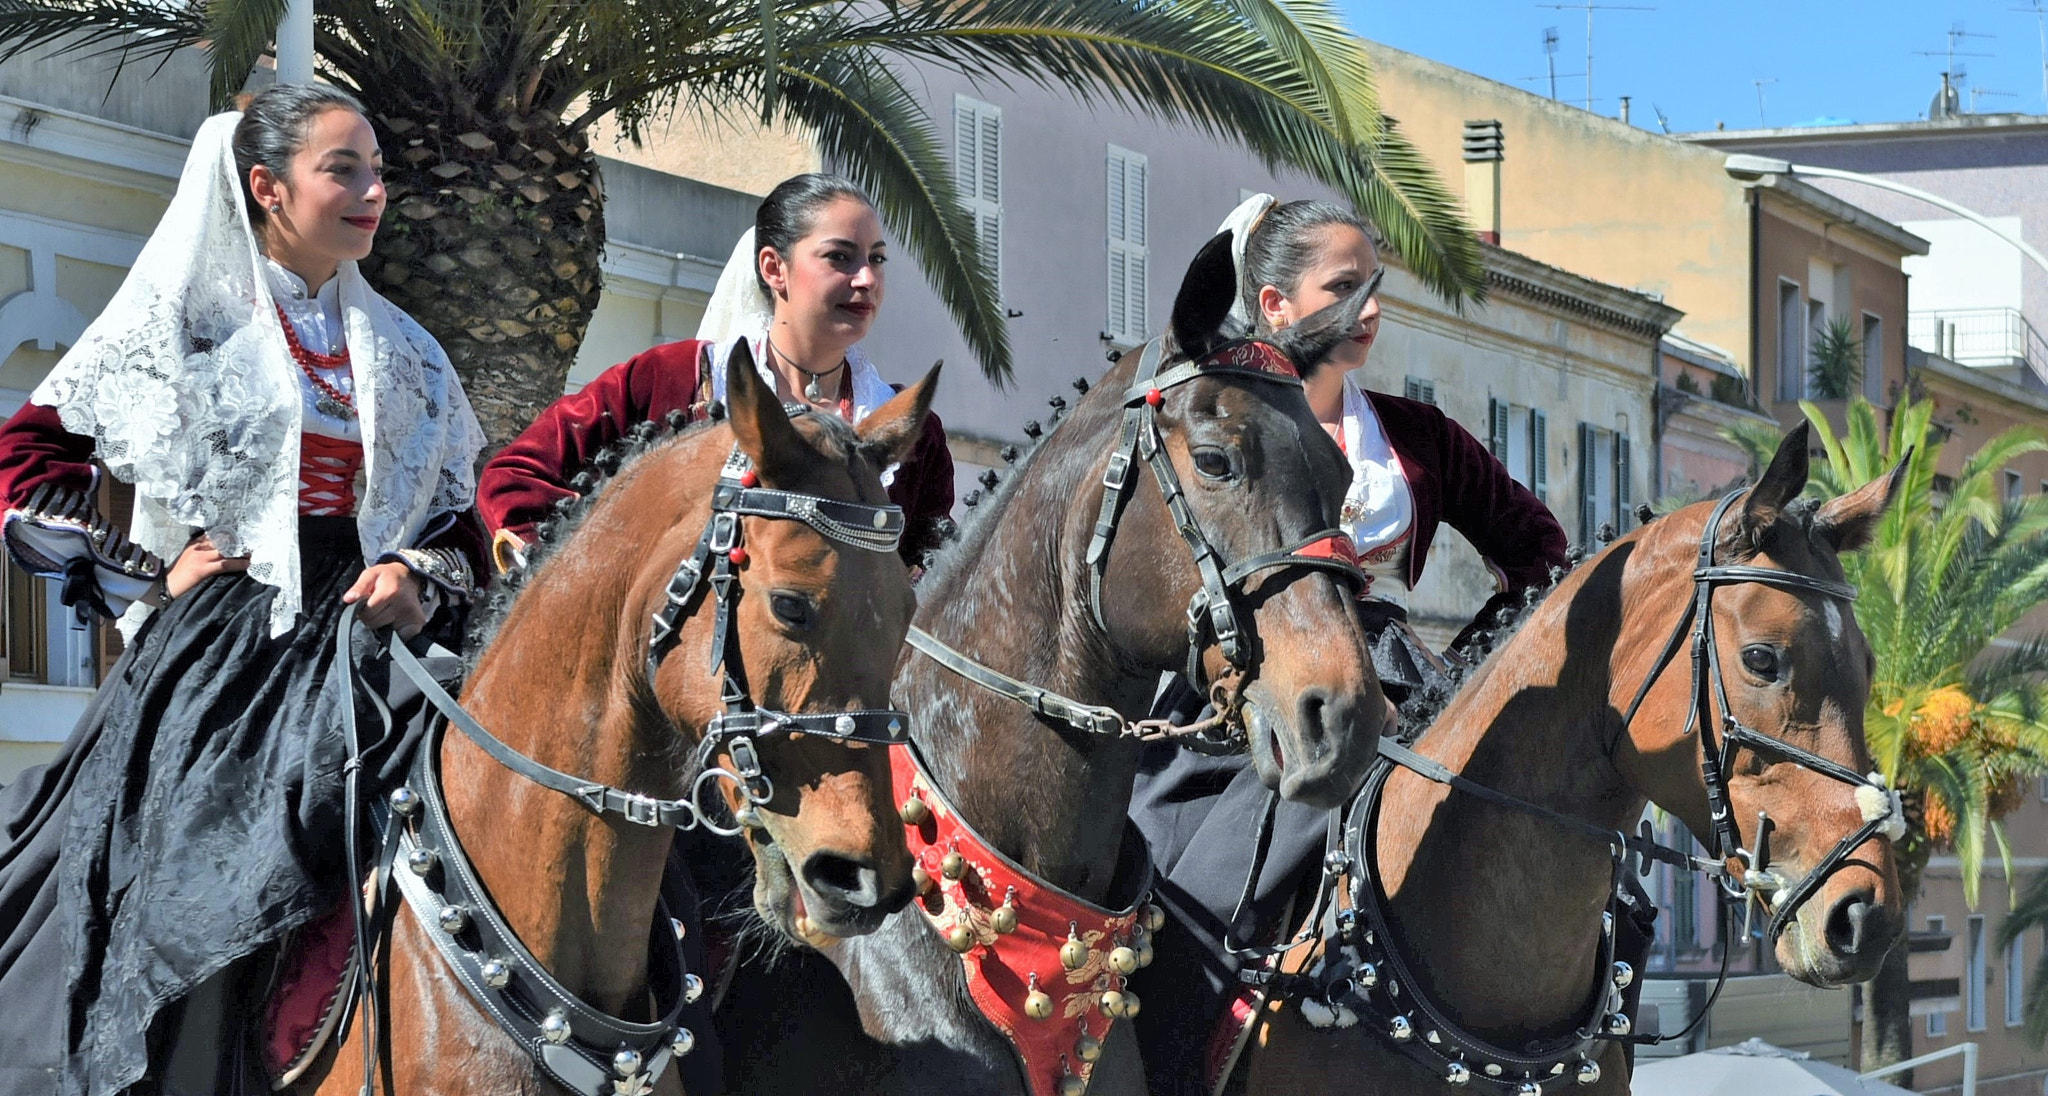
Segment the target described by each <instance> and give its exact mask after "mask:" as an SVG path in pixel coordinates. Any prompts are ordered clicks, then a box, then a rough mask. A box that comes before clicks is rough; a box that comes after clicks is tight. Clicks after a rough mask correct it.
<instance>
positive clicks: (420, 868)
mask: <svg viewBox="0 0 2048 1096" xmlns="http://www.w3.org/2000/svg"><path fill="white" fill-rule="evenodd" d="M440 862H441V858H440V857H438V856H436V855H434V850H432V849H414V850H412V851H411V852H409V853H406V854H405V866H406V867H408V868H411V869H412V873H413V874H414V875H417V876H419V877H420V878H422V879H424V878H426V877H427V876H428V875H430V874H432V873H433V871H434V866H435V865H436V864H439V863H440Z"/></svg>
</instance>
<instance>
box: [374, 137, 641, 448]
mask: <svg viewBox="0 0 2048 1096" xmlns="http://www.w3.org/2000/svg"><path fill="white" fill-rule="evenodd" d="M376 122H377V125H378V128H379V130H380V132H379V134H378V137H379V139H380V141H381V142H382V143H383V147H384V157H385V163H386V168H385V185H386V188H387V189H388V191H389V193H390V205H389V215H387V216H386V217H385V219H384V228H383V230H382V231H380V232H379V233H378V235H377V247H376V251H375V252H374V253H373V254H372V255H371V256H370V258H369V259H368V260H367V261H366V262H364V264H363V269H364V274H365V276H366V277H368V278H369V279H370V284H372V285H373V286H375V287H376V288H377V289H378V291H379V292H382V293H384V294H385V295H386V296H388V297H390V298H391V300H392V301H393V302H395V303H396V304H398V305H399V306H400V307H401V308H404V309H405V310H406V311H407V312H409V313H411V314H412V316H413V318H414V319H416V320H418V321H419V323H420V326H422V327H424V328H426V329H427V331H428V332H429V333H430V334H432V335H433V336H434V337H435V338H436V339H439V340H440V342H441V345H442V346H443V347H444V348H445V349H446V350H447V351H448V356H449V358H450V359H451V360H452V361H453V362H454V363H455V368H456V371H457V372H458V373H459V374H460V375H461V377H462V385H463V389H464V391H466V392H467V393H468V395H469V399H470V402H471V403H472V404H474V405H475V407H476V413H477V418H478V419H479V420H480V421H481V422H482V423H483V428H484V433H485V435H486V436H487V438H488V445H487V448H486V450H485V452H486V454H488V453H490V452H494V451H496V450H497V449H498V448H499V447H501V446H503V445H504V444H505V443H506V442H508V441H510V440H512V438H513V437H515V436H516V435H517V434H518V433H519V431H521V430H523V429H525V428H526V425H527V424H528V423H530V422H532V421H533V418H534V416H535V415H537V414H539V413H540V411H541V409H542V408H545V407H546V406H547V405H548V404H549V403H552V402H553V401H554V400H555V399H556V398H557V397H559V396H560V395H561V394H562V388H563V385H564V384H565V383H566V382H567V380H568V376H569V367H570V366H571V365H572V364H574V362H575V360H576V351H577V349H578V347H580V346H581V345H582V343H583V333H584V331H585V330H586V329H588V328H589V326H590V317H591V314H592V313H593V312H595V311H596V309H597V301H598V291H599V288H600V286H601V284H602V275H601V273H600V271H599V269H598V256H599V253H600V252H601V251H602V250H603V249H604V239H605V231H604V203H603V192H602V184H601V183H600V181H599V179H598V172H597V158H596V156H595V155H593V154H592V153H591V151H590V148H589V146H588V145H587V144H586V143H585V141H584V139H583V136H582V135H581V134H578V133H570V132H568V131H567V130H566V128H565V127H564V126H563V124H562V122H561V120H560V119H559V118H556V117H551V116H549V115H546V114H534V115H528V116H519V115H516V114H508V115H501V116H486V117H473V118H468V119H464V118H462V117H460V116H459V115H456V114H451V113H449V112H446V111H432V110H427V109H424V108H422V109H420V110H418V111H415V112H411V113H410V114H404V113H396V112H385V113H380V114H379V115H378V116H377V118H376Z"/></svg>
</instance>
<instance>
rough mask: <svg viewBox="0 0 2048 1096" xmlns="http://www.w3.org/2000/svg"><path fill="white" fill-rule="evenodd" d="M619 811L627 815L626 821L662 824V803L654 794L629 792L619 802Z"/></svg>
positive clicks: (653, 824)
mask: <svg viewBox="0 0 2048 1096" xmlns="http://www.w3.org/2000/svg"><path fill="white" fill-rule="evenodd" d="M619 813H620V814H622V815H625V816H626V821H628V822H632V823H634V824H636V825H641V826H659V825H661V803H660V802H659V801H658V800H656V799H655V798H654V797H653V796H647V795H640V794H638V793H631V794H627V795H625V796H623V797H622V799H621V801H620V803H619Z"/></svg>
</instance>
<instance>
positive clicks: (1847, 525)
mask: <svg viewBox="0 0 2048 1096" xmlns="http://www.w3.org/2000/svg"><path fill="white" fill-rule="evenodd" d="M1912 459H1913V451H1912V450H1910V449H1909V450H1907V451H1906V455H1905V456H1904V457H1902V458H1900V460H1899V463H1897V464H1895V465H1892V470H1891V472H1890V473H1889V474H1887V475H1885V476H1882V477H1880V478H1878V479H1874V480H1871V481H1870V482H1869V483H1866V484H1864V485H1863V486H1861V487H1858V488H1857V489H1856V490H1854V491H1851V492H1849V493H1848V494H1846V495H1842V496H1840V497H1839V498H1832V499H1829V500H1828V501H1827V502H1825V503H1823V504H1822V505H1821V508H1820V513H1818V514H1816V515H1814V519H1813V531H1814V532H1815V533H1818V534H1820V537H1821V539H1822V540H1825V541H1826V542H1827V543H1828V544H1830V545H1832V546H1833V547H1834V549H1835V553H1836V554H1837V555H1840V554H1841V553H1844V552H1854V551H1856V550H1857V549H1859V548H1862V547H1863V546H1864V545H1866V544H1869V543H1870V538H1871V537H1872V536H1873V535H1875V534H1876V533H1877V522H1878V519H1879V518H1882V517H1884V512H1885V509H1886V508H1887V507H1889V506H1890V505H1891V504H1892V499H1894V498H1896V497H1898V493H1899V484H1901V483H1903V482H1905V479H1906V462H1907V461H1909V460H1912Z"/></svg>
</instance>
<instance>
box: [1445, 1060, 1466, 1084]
mask: <svg viewBox="0 0 2048 1096" xmlns="http://www.w3.org/2000/svg"><path fill="white" fill-rule="evenodd" d="M1444 1083H1445V1084H1447V1085H1469V1084H1471V1083H1472V1071H1471V1070H1470V1069H1467V1068H1465V1063H1463V1062H1452V1063H1451V1064H1450V1065H1448V1066H1445V1067H1444Z"/></svg>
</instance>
